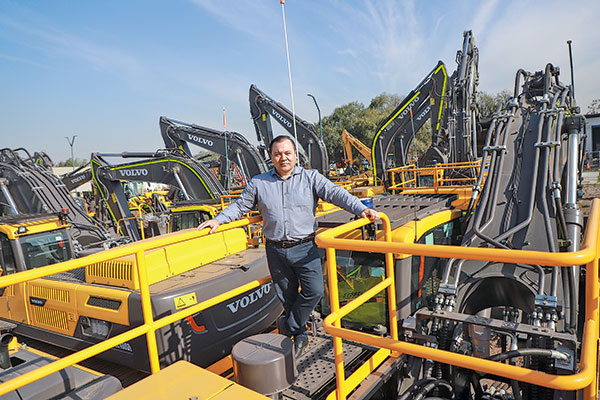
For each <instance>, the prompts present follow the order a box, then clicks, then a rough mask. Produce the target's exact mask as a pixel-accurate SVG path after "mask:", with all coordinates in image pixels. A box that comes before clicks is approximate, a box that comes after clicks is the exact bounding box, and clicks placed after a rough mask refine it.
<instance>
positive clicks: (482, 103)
mask: <svg viewBox="0 0 600 400" xmlns="http://www.w3.org/2000/svg"><path fill="white" fill-rule="evenodd" d="M512 95H513V92H512V91H511V90H509V89H503V90H501V91H499V92H498V93H495V94H491V93H487V92H479V96H478V97H479V98H478V99H477V103H478V105H479V112H480V113H481V118H482V119H487V118H491V117H492V115H494V113H495V112H496V110H497V109H498V106H499V105H500V103H502V102H503V101H504V100H506V98H508V97H511V96H512Z"/></svg>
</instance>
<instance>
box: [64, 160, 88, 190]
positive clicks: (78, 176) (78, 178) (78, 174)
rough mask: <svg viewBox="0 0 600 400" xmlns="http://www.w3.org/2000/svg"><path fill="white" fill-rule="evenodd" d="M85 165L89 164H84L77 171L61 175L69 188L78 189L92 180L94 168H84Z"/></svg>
mask: <svg viewBox="0 0 600 400" xmlns="http://www.w3.org/2000/svg"><path fill="white" fill-rule="evenodd" d="M84 167H87V166H86V165H82V166H81V167H79V168H77V169H76V170H75V171H73V172H69V173H66V174H64V175H62V176H61V177H60V180H61V181H62V183H63V184H64V185H65V187H66V188H67V190H69V191H71V190H74V189H77V188H78V187H79V186H81V185H83V184H84V183H87V182H89V181H91V180H92V170H91V169H89V168H87V169H83V168H84Z"/></svg>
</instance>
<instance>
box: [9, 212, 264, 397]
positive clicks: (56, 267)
mask: <svg viewBox="0 0 600 400" xmlns="http://www.w3.org/2000/svg"><path fill="white" fill-rule="evenodd" d="M260 221H261V217H252V218H246V219H241V220H238V221H235V222H231V223H229V224H226V225H222V226H220V227H219V228H218V229H217V230H216V232H221V231H225V230H228V229H233V228H239V227H242V226H245V225H248V224H254V223H258V222H260ZM207 233H208V230H207V229H205V230H203V231H197V230H188V231H182V232H181V233H178V234H176V235H168V236H157V237H155V238H150V239H148V240H145V241H140V242H135V243H130V244H127V245H124V246H120V247H115V248H113V249H109V250H106V251H103V252H100V253H96V254H92V255H89V256H86V257H82V258H78V259H73V260H69V261H65V262H62V263H59V264H53V265H49V266H47V267H42V268H37V269H34V270H29V271H24V272H19V273H16V274H12V275H6V276H2V277H0V288H3V287H7V286H10V285H15V284H18V283H22V282H26V281H30V280H33V279H39V278H44V277H47V276H50V275H54V274H58V273H61V272H66V271H71V270H74V269H77V268H82V267H85V266H86V265H89V264H94V263H99V262H102V261H106V260H110V259H114V258H118V257H123V256H127V255H135V257H136V264H137V268H138V274H137V275H138V279H139V285H140V295H141V300H142V312H143V316H144V324H143V325H141V326H138V327H135V328H132V329H131V330H128V331H127V332H124V333H122V334H119V335H117V336H115V337H112V338H109V339H106V340H103V341H102V342H100V343H97V344H95V345H92V346H90V347H87V348H85V349H83V350H80V351H78V352H75V353H73V354H71V355H69V356H66V357H64V358H61V359H58V360H56V361H54V362H52V363H50V364H48V365H45V366H43V367H40V368H37V369H35V370H34V371H31V372H28V373H26V374H24V375H21V376H19V377H17V378H15V379H12V380H10V381H7V382H4V383H2V384H0V396H3V395H4V394H6V393H8V392H11V391H13V390H16V389H18V388H20V387H22V386H25V385H27V384H29V383H31V382H34V381H37V380H39V379H42V378H44V377H45V376H48V375H50V374H53V373H55V372H57V371H60V370H62V369H64V368H67V367H69V366H71V365H73V364H76V363H78V362H81V361H83V360H86V359H88V358H90V357H93V356H95V355H97V354H100V353H102V352H104V351H107V350H109V349H111V348H113V347H115V346H117V345H119V344H121V343H124V342H126V341H129V340H132V339H135V338H137V337H139V336H142V335H146V338H147V343H148V356H149V359H150V368H151V371H152V373H155V372H158V371H159V370H160V365H159V360H158V349H157V345H156V335H155V332H156V330H158V329H160V328H163V327H165V326H167V325H169V324H172V323H174V322H177V321H179V320H182V319H184V318H186V317H188V316H190V315H192V314H195V313H197V312H200V311H203V310H205V309H207V308H209V307H212V306H214V305H217V304H219V303H221V302H223V301H225V300H228V299H231V298H233V297H235V296H237V295H239V294H242V293H244V292H246V291H248V290H251V289H253V288H256V287H258V286H260V285H262V284H265V283H267V282H270V281H271V277H270V276H265V277H264V278H261V279H258V280H255V281H252V282H249V283H247V284H245V285H243V286H239V287H237V288H235V289H232V290H230V291H227V292H225V293H222V294H220V295H218V296H216V297H213V298H211V299H208V300H205V301H203V302H201V303H198V304H196V305H194V306H191V307H189V308H186V309H184V310H181V311H178V312H176V313H174V314H171V315H168V316H166V317H163V318H160V319H158V320H156V321H155V320H154V317H153V315H152V307H151V303H150V291H149V287H148V275H147V265H146V255H145V253H146V252H147V251H149V250H153V249H156V248H159V247H162V246H168V245H172V244H175V243H180V242H184V241H187V240H192V239H195V238H197V237H199V236H204V235H206V234H207Z"/></svg>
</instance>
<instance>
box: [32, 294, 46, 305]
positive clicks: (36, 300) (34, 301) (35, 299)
mask: <svg viewBox="0 0 600 400" xmlns="http://www.w3.org/2000/svg"><path fill="white" fill-rule="evenodd" d="M46 300H47V299H41V298H39V297H33V296H29V303H30V304H33V305H34V306H40V307H44V305H45V304H46Z"/></svg>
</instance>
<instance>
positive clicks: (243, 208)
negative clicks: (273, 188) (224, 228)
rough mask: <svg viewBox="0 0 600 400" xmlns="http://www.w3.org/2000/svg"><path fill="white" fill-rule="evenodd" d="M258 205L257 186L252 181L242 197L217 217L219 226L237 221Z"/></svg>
mask: <svg viewBox="0 0 600 400" xmlns="http://www.w3.org/2000/svg"><path fill="white" fill-rule="evenodd" d="M255 204H256V186H255V185H254V181H253V180H252V179H251V180H250V182H248V184H247V185H246V188H245V189H244V191H243V192H242V194H241V195H240V197H239V198H238V199H237V200H236V201H234V202H233V203H231V204H230V205H229V206H228V207H227V208H225V209H224V210H223V211H221V212H220V213H219V215H217V216H216V217H215V219H216V220H217V221H219V224H224V223H227V222H231V221H235V220H236V219H239V218H240V217H242V216H243V215H245V214H247V213H249V212H250V211H251V210H252V209H253V208H254V205H255Z"/></svg>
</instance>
